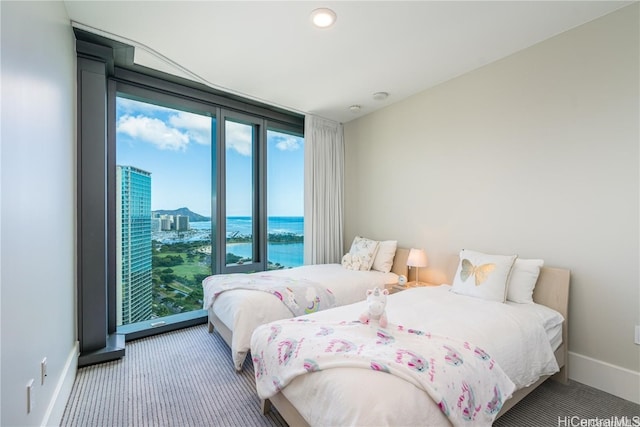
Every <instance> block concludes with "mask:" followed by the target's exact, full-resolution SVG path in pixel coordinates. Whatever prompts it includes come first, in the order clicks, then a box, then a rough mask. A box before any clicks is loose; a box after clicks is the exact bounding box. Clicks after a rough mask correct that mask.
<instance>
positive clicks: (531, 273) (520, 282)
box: [507, 258, 544, 304]
mask: <svg viewBox="0 0 640 427" xmlns="http://www.w3.org/2000/svg"><path fill="white" fill-rule="evenodd" d="M543 265H544V260H541V259H522V258H518V259H517V260H516V262H514V263H513V269H512V270H511V277H510V278H509V285H508V286H507V300H508V301H513V302H518V303H520V304H533V288H534V287H535V286H536V282H537V281H538V276H539V275H540V268H541V267H542V266H543Z"/></svg>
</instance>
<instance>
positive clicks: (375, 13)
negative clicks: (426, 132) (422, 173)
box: [64, 0, 632, 123]
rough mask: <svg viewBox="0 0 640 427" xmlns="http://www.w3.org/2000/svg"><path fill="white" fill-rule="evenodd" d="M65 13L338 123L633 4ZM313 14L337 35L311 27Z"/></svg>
mask: <svg viewBox="0 0 640 427" xmlns="http://www.w3.org/2000/svg"><path fill="white" fill-rule="evenodd" d="M64 3H65V6H66V8H67V13H68V15H69V17H70V19H71V20H72V21H73V23H74V26H76V27H77V28H80V29H83V30H87V31H90V32H94V33H96V34H98V35H102V36H106V37H109V38H111V39H114V40H116V41H121V42H125V43H128V44H131V45H133V46H134V47H135V60H134V61H135V63H136V64H139V65H142V66H145V67H149V68H153V69H157V70H160V71H163V72H167V73H171V74H175V75H177V76H181V77H186V78H188V79H191V80H195V81H198V82H200V83H204V84H206V85H208V86H211V87H213V88H216V89H220V90H224V91H226V92H230V93H232V94H235V95H241V96H244V97H246V98H250V99H253V100H256V101H260V102H264V103H267V104H271V105H274V106H276V107H280V108H284V109H286V110H290V111H294V112H298V113H303V114H315V115H318V116H320V117H324V118H327V119H331V120H335V121H339V122H343V123H344V122H348V121H350V120H353V119H355V118H358V117H361V116H362V115H365V114H368V113H371V112H372V111H375V110H377V109H379V108H383V107H385V106H388V105H390V104H392V103H395V102H398V101H400V100H402V99H404V98H407V97H409V96H411V95H414V94H416V93H418V92H421V91H423V90H425V89H427V88H430V87H433V86H435V85H437V84H439V83H442V82H444V81H447V80H449V79H452V78H454V77H456V76H459V75H461V74H464V73H466V72H469V71H471V70H474V69H476V68H479V67H482V66H483V65H485V64H488V63H490V62H493V61H496V60H499V59H501V58H504V57H506V56H508V55H510V54H513V53H514V52H517V51H519V50H522V49H524V48H527V47H529V46H532V45H534V44H536V43H538V42H540V41H542V40H545V39H547V38H549V37H553V36H555V35H557V34H559V33H562V32H564V31H567V30H569V29H571V28H574V27H576V26H578V25H581V24H583V23H585V22H588V21H591V20H593V19H596V18H598V17H600V16H602V15H605V14H607V13H609V12H611V11H613V10H616V9H618V8H620V7H624V6H626V5H628V4H631V3H632V2H628V1H627V2H622V1H620V2H618V1H493V2H489V1H406V2H405V1H386V2H385V1H330V2H317V1H254V2H249V1H195V2H183V1H140V2H138V1H75V0H74V1H72V0H67V1H65V2H64ZM319 7H330V8H331V9H333V10H334V11H335V12H336V14H337V16H338V18H337V21H336V23H335V24H334V26H333V27H331V28H328V29H317V28H315V27H313V26H312V25H311V21H310V13H311V11H312V10H314V9H316V8H319ZM376 92H388V93H389V96H388V97H387V99H385V100H381V101H380V100H374V99H373V94H374V93H376ZM352 105H360V106H361V108H360V110H359V111H356V112H353V111H351V109H350V108H349V107H350V106H352Z"/></svg>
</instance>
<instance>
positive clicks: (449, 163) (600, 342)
mask: <svg viewBox="0 0 640 427" xmlns="http://www.w3.org/2000/svg"><path fill="white" fill-rule="evenodd" d="M638 17H639V13H638V4H637V3H636V4H634V5H632V6H629V7H626V8H624V9H621V10H619V11H616V12H614V13H613V14H610V15H608V16H605V17H603V18H601V19H598V20H596V21H593V22H591V23H588V24H586V25H583V26H581V27H578V28H576V29H573V30H571V31H568V32H566V33H563V34H560V35H558V36H556V37H554V38H552V39H549V40H547V41H545V42H542V43H540V44H538V45H535V46H533V47H530V48H528V49H526V50H523V51H521V52H519V53H517V54H515V55H512V56H510V57H508V58H505V59H503V60H501V61H498V62H495V63H493V64H490V65H488V66H485V67H483V68H481V69H478V70H476V71H473V72H471V73H468V74H465V75H463V76H460V77H458V78H456V79H453V80H451V81H448V82H446V83H444V84H441V85H439V86H437V87H434V88H432V89H429V90H426V91H425V92H422V93H420V94H418V95H416V96H413V97H411V98H409V99H407V100H404V101H402V102H399V103H397V104H394V105H392V106H390V107H387V108H385V109H383V110H380V111H378V112H376V113H372V114H370V115H368V116H365V117H362V118H360V119H358V120H355V121H352V122H349V123H347V124H346V125H345V141H346V165H345V167H346V207H345V211H346V223H345V244H346V245H349V244H350V242H351V240H352V239H353V237H354V236H355V235H356V234H361V235H365V236H371V237H372V238H377V239H392V238H396V239H398V240H399V244H400V245H401V246H404V247H423V248H425V249H426V251H427V254H428V256H429V258H430V268H428V269H424V270H423V271H421V273H420V274H421V279H422V278H423V277H424V278H425V279H430V280H434V281H446V280H449V278H450V275H451V274H452V271H451V270H452V268H455V266H454V267H452V266H451V260H452V259H453V258H455V256H456V255H457V253H458V251H459V250H460V249H462V248H467V249H475V250H479V251H486V252H489V253H498V254H514V253H515V254H519V256H521V257H524V258H528V257H536V258H537V257H540V258H543V259H544V260H545V262H546V265H548V266H556V267H563V268H569V269H571V271H572V288H571V303H570V310H571V311H570V345H569V348H570V351H571V352H573V353H575V354H579V355H582V356H586V357H587V358H593V359H595V360H597V361H601V362H605V363H608V364H612V365H615V366H617V367H620V368H623V369H626V370H630V371H632V373H635V374H637V373H638V372H640V346H638V345H634V343H633V337H634V325H636V324H640V293H639V283H640V282H639V280H640V278H639V274H638V271H639V269H638V263H639V257H640V252H639V247H638V246H639V244H638V242H639V226H638V225H639V211H638V203H639V149H638V142H639V129H638V128H639V114H640V111H639V108H638V103H639V96H638V92H639V83H638V81H639V77H638V76H639V66H638V62H639V54H638V51H639V43H638V35H639V34H638V21H639V19H638ZM399 72H401V71H399Z"/></svg>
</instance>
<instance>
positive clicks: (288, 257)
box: [189, 216, 304, 267]
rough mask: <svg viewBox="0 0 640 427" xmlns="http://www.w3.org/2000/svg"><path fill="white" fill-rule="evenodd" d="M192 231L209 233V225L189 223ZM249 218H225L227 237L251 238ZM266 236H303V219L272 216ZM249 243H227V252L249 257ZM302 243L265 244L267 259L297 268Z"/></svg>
mask: <svg viewBox="0 0 640 427" xmlns="http://www.w3.org/2000/svg"><path fill="white" fill-rule="evenodd" d="M189 225H190V227H191V229H192V230H198V231H200V232H206V233H207V234H208V233H210V232H211V223H210V222H209V221H203V222H191V223H190V224H189ZM251 225H252V223H251V218H250V217H238V216H235V217H227V237H232V236H240V235H242V236H251V234H252V229H251ZM267 233H268V234H278V235H285V234H294V235H296V236H303V235H304V217H301V216H300V217H298V216H295V217H290V216H272V217H269V218H267ZM251 246H252V245H251V243H229V244H228V245H227V252H230V253H232V254H234V255H237V256H240V257H243V258H244V257H250V256H251V249H252V248H251ZM303 251H304V244H303V243H269V242H267V259H268V260H269V261H270V262H272V263H274V264H280V265H283V266H285V267H298V266H300V265H302V264H303V262H304V258H303V255H304V253H303Z"/></svg>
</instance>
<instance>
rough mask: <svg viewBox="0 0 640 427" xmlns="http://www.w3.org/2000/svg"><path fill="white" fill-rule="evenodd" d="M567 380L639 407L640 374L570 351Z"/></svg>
mask: <svg viewBox="0 0 640 427" xmlns="http://www.w3.org/2000/svg"><path fill="white" fill-rule="evenodd" d="M569 378H570V379H572V380H575V381H577V382H579V383H582V384H586V385H588V386H590V387H594V388H597V389H598V390H602V391H605V392H607V393H610V394H613V395H614V396H618V397H621V398H622V399H625V400H629V401H631V402H634V403H637V404H639V405H640V372H635V371H632V370H630V369H626V368H622V367H620V366H616V365H612V364H610V363H607V362H603V361H601V360H596V359H592V358H590V357H587V356H583V355H582V354H578V353H573V352H571V351H570V352H569Z"/></svg>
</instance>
